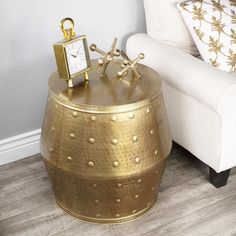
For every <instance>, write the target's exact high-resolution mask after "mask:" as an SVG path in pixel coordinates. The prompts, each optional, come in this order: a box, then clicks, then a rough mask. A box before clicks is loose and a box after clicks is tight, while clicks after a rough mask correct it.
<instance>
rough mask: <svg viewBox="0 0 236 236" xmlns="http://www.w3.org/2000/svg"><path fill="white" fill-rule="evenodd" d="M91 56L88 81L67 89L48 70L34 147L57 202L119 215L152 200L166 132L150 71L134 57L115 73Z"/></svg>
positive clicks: (109, 218) (98, 216) (82, 213)
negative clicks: (131, 68) (134, 63)
mask: <svg viewBox="0 0 236 236" xmlns="http://www.w3.org/2000/svg"><path fill="white" fill-rule="evenodd" d="M119 69H120V67H119V65H118V64H115V63H113V62H112V63H110V65H109V67H108V68H107V72H106V76H105V77H103V78H100V67H99V66H98V65H97V62H96V61H92V70H91V71H90V72H89V77H90V80H89V82H83V81H82V80H81V79H77V80H75V81H74V82H75V83H76V87H75V88H73V89H68V88H67V84H66V82H65V81H64V80H61V79H59V77H58V73H57V72H55V73H53V74H52V76H51V77H50V79H49V96H48V102H47V107H46V113H45V117H44V123H43V128H42V136H41V153H42V156H43V159H44V161H45V165H46V168H47V172H48V175H49V179H50V181H51V183H52V188H53V192H54V195H55V198H56V201H57V203H58V204H59V206H60V207H61V208H62V209H64V210H65V211H66V212H67V213H69V214H70V215H72V216H74V217H76V218H79V219H82V220H86V221H91V222H101V223H120V222H124V221H128V220H131V219H133V218H135V217H137V216H139V215H142V214H143V213H145V212H146V211H147V210H148V209H150V208H151V206H152V205H153V204H154V203H155V201H156V199H157V195H158V189H159V185H160V180H161V176H162V174H163V171H164V167H165V160H166V158H167V157H168V155H169V152H170V149H171V143H172V142H171V137H170V134H169V128H168V122H167V118H166V112H165V107H164V102H163V97H162V93H161V80H160V77H159V75H158V73H157V72H155V71H154V70H152V69H151V68H149V67H147V66H144V65H142V64H139V65H138V69H139V72H140V74H141V75H142V78H141V79H137V78H136V77H135V76H134V75H133V74H132V73H129V74H128V75H126V76H125V77H124V78H123V79H120V78H118V77H116V72H117V71H118V70H119Z"/></svg>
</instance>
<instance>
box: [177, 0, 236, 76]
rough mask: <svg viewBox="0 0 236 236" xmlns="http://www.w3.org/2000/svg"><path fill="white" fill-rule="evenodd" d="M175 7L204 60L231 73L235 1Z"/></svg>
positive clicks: (235, 59)
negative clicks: (178, 10)
mask: <svg viewBox="0 0 236 236" xmlns="http://www.w3.org/2000/svg"><path fill="white" fill-rule="evenodd" d="M178 8H179V9H180V11H181V14H182V16H183V18H184V21H185V23H186V25H187V27H188V29H189V31H190V33H191V34H192V37H193V40H194V41H195V43H196V45H197V48H198V50H199V52H200V54H201V56H202V58H203V60H205V61H206V62H209V63H211V64H212V65H213V66H215V67H217V68H219V69H221V70H223V71H227V72H230V71H234V70H235V69H236V0H190V1H186V2H183V3H180V4H178Z"/></svg>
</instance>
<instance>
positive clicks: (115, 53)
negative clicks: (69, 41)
mask: <svg viewBox="0 0 236 236" xmlns="http://www.w3.org/2000/svg"><path fill="white" fill-rule="evenodd" d="M116 43H117V38H114V40H113V42H112V45H111V49H110V50H109V51H108V52H104V51H103V50H102V49H100V48H97V46H96V44H92V45H91V46H90V50H91V51H93V52H97V53H99V54H101V55H102V57H101V58H99V59H98V64H99V65H101V66H102V71H101V77H104V74H105V71H106V69H107V66H108V64H109V63H110V62H111V61H112V60H115V57H119V56H120V50H119V49H116Z"/></svg>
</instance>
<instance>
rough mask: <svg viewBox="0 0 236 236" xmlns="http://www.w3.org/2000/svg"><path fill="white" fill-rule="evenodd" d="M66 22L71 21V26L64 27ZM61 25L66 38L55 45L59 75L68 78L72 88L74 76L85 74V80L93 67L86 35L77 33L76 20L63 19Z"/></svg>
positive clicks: (69, 85)
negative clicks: (75, 28)
mask: <svg viewBox="0 0 236 236" xmlns="http://www.w3.org/2000/svg"><path fill="white" fill-rule="evenodd" d="M66 22H69V23H70V25H71V27H70V28H65V27H64V24H65V23H66ZM60 27H61V31H62V32H63V35H64V39H63V40H62V41H60V42H58V43H55V44H54V45H53V48H54V53H55V57H56V63H57V69H58V74H59V77H60V78H61V79H64V80H67V82H68V87H69V88H72V87H73V81H72V79H73V78H75V77H78V76H79V75H84V80H85V81H87V80H88V79H89V76H88V71H89V70H90V69H91V62H90V57H89V52H88V44H87V39H86V36H85V35H82V36H77V35H75V32H74V21H73V20H72V19H71V18H68V17H67V18H64V19H62V20H61V24H60Z"/></svg>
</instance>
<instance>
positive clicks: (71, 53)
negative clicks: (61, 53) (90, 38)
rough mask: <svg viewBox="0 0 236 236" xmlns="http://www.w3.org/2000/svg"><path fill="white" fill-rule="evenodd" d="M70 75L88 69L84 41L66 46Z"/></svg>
mask: <svg viewBox="0 0 236 236" xmlns="http://www.w3.org/2000/svg"><path fill="white" fill-rule="evenodd" d="M65 49H66V56H67V61H68V67H69V73H70V75H73V74H76V73H78V72H80V71H82V70H84V69H86V68H87V67H88V63H87V59H86V53H85V50H84V43H83V40H77V41H75V42H71V43H70V44H67V45H66V46H65Z"/></svg>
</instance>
